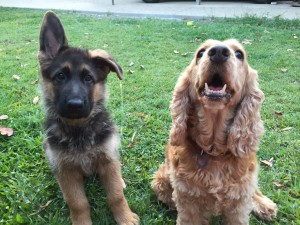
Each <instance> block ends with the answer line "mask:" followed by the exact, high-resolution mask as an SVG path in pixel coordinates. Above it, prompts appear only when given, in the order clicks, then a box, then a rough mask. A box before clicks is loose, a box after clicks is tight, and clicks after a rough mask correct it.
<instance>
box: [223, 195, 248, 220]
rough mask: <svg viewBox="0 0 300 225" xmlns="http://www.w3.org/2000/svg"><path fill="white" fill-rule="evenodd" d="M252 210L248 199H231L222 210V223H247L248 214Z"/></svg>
mask: <svg viewBox="0 0 300 225" xmlns="http://www.w3.org/2000/svg"><path fill="white" fill-rule="evenodd" d="M251 210H252V202H251V200H250V199H240V200H236V201H232V203H231V204H228V205H226V207H225V208H224V210H223V212H222V219H223V224H224V225H248V224H249V216H250V213H251Z"/></svg>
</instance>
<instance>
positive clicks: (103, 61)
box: [89, 49, 123, 80]
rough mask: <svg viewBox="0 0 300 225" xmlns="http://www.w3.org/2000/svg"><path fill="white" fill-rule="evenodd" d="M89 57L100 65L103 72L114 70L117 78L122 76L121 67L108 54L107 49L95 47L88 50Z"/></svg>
mask: <svg viewBox="0 0 300 225" xmlns="http://www.w3.org/2000/svg"><path fill="white" fill-rule="evenodd" d="M89 55H90V57H91V58H92V59H93V61H94V64H95V65H96V66H98V67H101V69H102V70H104V72H105V73H107V74H108V73H109V72H110V71H112V72H115V73H116V74H117V75H118V77H119V79H120V80H122V78H123V70H122V67H121V66H120V65H119V64H118V63H117V62H116V61H115V60H114V59H113V58H112V57H111V56H110V54H108V52H107V51H105V50H102V49H96V50H92V51H89Z"/></svg>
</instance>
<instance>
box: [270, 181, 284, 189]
mask: <svg viewBox="0 0 300 225" xmlns="http://www.w3.org/2000/svg"><path fill="white" fill-rule="evenodd" d="M272 184H274V185H275V186H276V187H278V188H281V187H283V185H282V184H280V183H278V182H277V181H272Z"/></svg>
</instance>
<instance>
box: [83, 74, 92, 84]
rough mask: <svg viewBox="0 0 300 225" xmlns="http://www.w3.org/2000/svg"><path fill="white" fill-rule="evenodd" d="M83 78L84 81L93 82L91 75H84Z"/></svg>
mask: <svg viewBox="0 0 300 225" xmlns="http://www.w3.org/2000/svg"><path fill="white" fill-rule="evenodd" d="M83 80H84V81H85V82H86V83H92V82H93V77H92V76H91V75H89V74H88V75H85V76H84V77H83Z"/></svg>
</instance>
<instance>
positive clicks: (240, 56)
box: [234, 50, 244, 60]
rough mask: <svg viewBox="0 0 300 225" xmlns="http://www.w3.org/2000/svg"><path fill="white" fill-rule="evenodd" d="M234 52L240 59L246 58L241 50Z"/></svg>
mask: <svg viewBox="0 0 300 225" xmlns="http://www.w3.org/2000/svg"><path fill="white" fill-rule="evenodd" d="M234 54H235V57H237V58H238V59H240V60H243V59H244V55H243V53H242V52H241V51H240V50H236V51H235V53H234Z"/></svg>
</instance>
